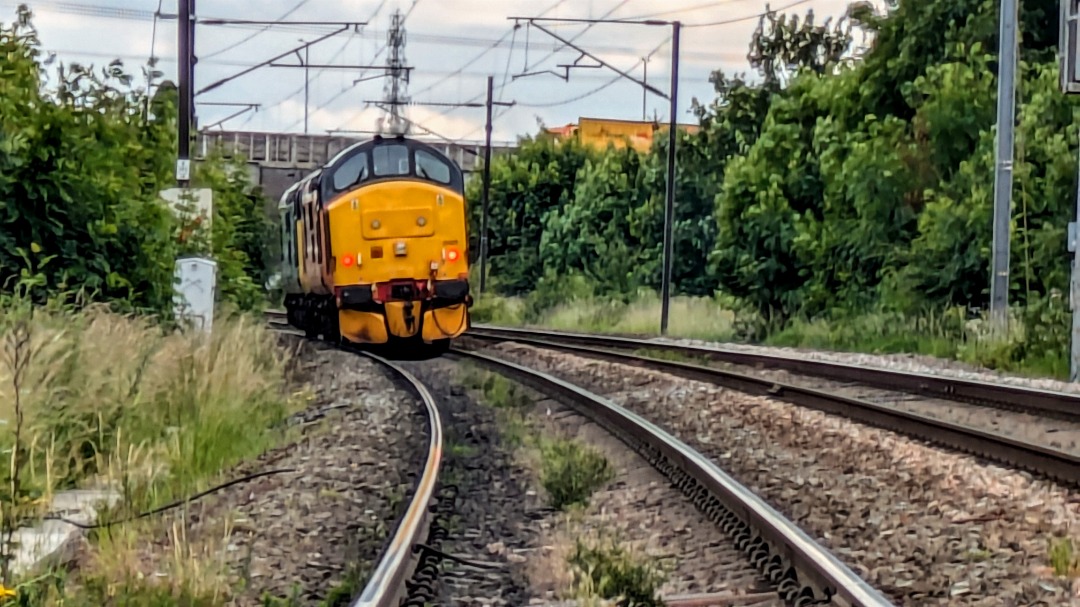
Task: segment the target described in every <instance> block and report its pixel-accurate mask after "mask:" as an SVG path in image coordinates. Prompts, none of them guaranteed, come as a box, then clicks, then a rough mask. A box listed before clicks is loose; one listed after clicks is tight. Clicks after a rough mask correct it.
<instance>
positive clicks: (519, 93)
mask: <svg viewBox="0 0 1080 607" xmlns="http://www.w3.org/2000/svg"><path fill="white" fill-rule="evenodd" d="M30 1H31V4H33V0H30ZM9 2H10V0H0V7H2V6H6V5H7V3H9ZM39 2H40V3H41V5H40V6H39V7H37V8H36V9H35V13H36V18H35V23H36V25H37V26H38V28H39V30H40V34H41V39H42V43H43V46H44V47H45V48H46V49H60V50H62V51H64V53H63V55H62V56H61V59H62V60H65V61H70V60H72V59H77V60H80V61H83V62H93V63H96V64H103V63H105V62H107V61H108V60H109V59H111V58H112V57H123V58H125V60H126V61H125V62H126V64H127V65H128V66H129V69H133V68H134V67H135V66H136V65H139V64H141V63H143V62H145V58H146V57H148V55H149V52H150V38H151V31H152V27H153V22H152V21H146V20H138V19H135V20H120V19H107V18H101V17H93V16H86V15H84V14H79V15H74V14H70V13H65V12H63V10H62V7H63V6H64V5H63V3H59V2H53V1H52V0H39ZM95 2H99V3H108V6H111V7H116V8H123V9H130V10H134V11H140V13H139V14H142V15H146V14H149V13H151V12H152V11H154V10H156V8H157V2H155V1H154V0H95ZM296 2H297V0H232V1H230V2H214V3H211V2H206V1H204V2H200V3H199V4H198V7H199V10H200V13H201V14H200V16H201V17H203V18H206V17H223V18H243V19H276V18H279V17H281V16H282V15H284V14H286V13H287V12H288V11H289V10H290V9H291V8H293V7H295V6H296ZM380 2H381V0H337V1H336V2H335V1H328V0H320V1H319V2H308V3H306V4H304V5H303V7H302V8H301V9H300V10H297V11H296V12H295V13H293V14H292V15H290V17H289V18H290V19H293V20H321V19H327V20H357V21H361V20H365V19H367V18H368V17H370V16H371V15H372V13H373V12H374V11H375V8H376V7H377V6H379V4H380ZM847 2H848V0H811V2H809V3H808V4H806V5H803V6H801V7H799V9H797V10H798V11H799V12H804V9H806V8H813V9H814V10H815V12H816V14H817V15H818V17H819V18H821V19H823V18H824V17H826V16H829V15H839V14H840V13H842V12H843V10H844V9H845V7H846V5H847ZM881 3H882V0H877V4H879V5H880V4H881ZM556 4H557V8H556V9H555V10H554V11H552V12H551V13H549V14H548V16H557V17H599V16H601V15H603V14H604V13H606V12H608V11H610V10H611V9H612V8H615V7H616V6H620V8H619V9H618V10H617V11H615V12H614V13H613V15H612V16H613V17H635V16H642V15H648V14H654V13H670V14H667V15H664V16H663V17H664V18H679V19H682V20H683V21H684V22H685V23H686V24H688V25H689V24H693V23H704V22H710V21H720V20H725V19H731V18H737V17H743V16H746V15H752V14H754V12H755V11H758V10H760V9H761V6H762V3H760V2H758V1H757V0H731V1H730V2H724V3H719V2H718V3H717V4H716V5H715V6H712V7H711V8H708V9H701V10H692V11H685V10H684V9H687V8H691V7H695V6H700V5H702V2H701V0H668V2H666V3H664V4H663V5H662V6H661V5H657V4H655V3H649V2H644V1H640V0H639V1H634V0H631V1H630V2H625V3H622V4H621V5H620V0H594V1H590V2H570V1H564V2H561V3H557V0H544V1H543V2H539V3H538V2H535V1H534V0H533V1H530V0H499V1H498V2H492V1H491V0H419V3H418V4H416V6H415V8H414V9H413V12H412V14H411V16H410V17H409V19H408V23H407V25H406V29H407V47H406V51H405V56H406V62H407V64H408V65H409V66H410V67H413V68H414V69H413V71H412V73H411V78H410V83H409V86H408V88H409V91H411V94H412V96H413V97H414V99H415V100H417V101H435V102H460V101H482V100H483V95H484V80H485V78H486V76H487V75H489V74H490V75H493V76H494V77H495V79H496V86H497V87H499V91H498V97H499V98H500V99H503V100H515V101H517V102H518V103H519V104H520V105H519V106H517V107H515V108H512V109H509V110H500V111H499V112H497V114H498V116H499V118H498V119H497V120H496V122H495V133H494V137H495V138H496V139H512V138H513V137H514V136H516V135H518V134H525V133H532V132H535V131H536V121H537V118H540V119H542V120H543V121H545V122H546V123H548V124H564V123H566V122H572V121H576V120H577V118H578V117H579V116H582V115H588V116H610V117H615V118H640V117H641V111H642V107H641V105H642V98H641V92H642V89H641V87H640V86H639V85H637V84H634V83H632V82H618V83H615V84H611V85H610V86H606V87H605V88H603V89H602V90H597V89H599V88H600V87H602V86H604V85H605V84H606V83H607V82H608V81H609V80H610V78H612V76H613V74H612V73H611V72H610V71H608V70H606V69H575V70H572V71H571V76H570V78H569V80H568V81H564V80H562V79H560V78H557V77H554V76H543V77H530V78H521V79H517V80H513V79H511V78H510V77H511V76H512V75H514V74H517V73H520V72H522V71H523V70H525V69H526V67H528V69H529V71H534V70H546V69H553V70H555V69H558V68H557V67H556V66H557V65H558V64H568V63H572V62H574V60H575V59H577V58H578V53H577V52H576V51H573V50H570V49H564V50H561V51H559V52H557V53H552V49H554V48H557V46H558V45H557V43H556V42H555V41H554V40H553V39H551V38H550V37H548V36H547V35H546V34H544V33H543V32H541V31H539V30H537V29H535V28H532V29H529V28H526V27H521V28H519V29H518V30H516V32H515V31H514V30H513V29H512V27H513V23H512V22H510V21H507V19H506V17H507V16H509V15H536V14H539V13H541V12H543V11H544V10H545V9H547V8H549V7H551V6H553V5H556ZM412 5H413V1H412V0H387V1H386V3H385V6H384V8H383V9H382V10H381V12H380V13H379V14H378V15H377V17H376V18H375V19H374V20H373V21H372V22H371V23H370V24H369V25H368V26H366V27H365V28H363V31H362V33H360V34H353V35H350V36H347V37H345V36H339V37H335V38H331V39H329V40H326V41H325V42H322V43H319V44H318V45H316V46H313V47H312V50H311V55H310V56H311V61H312V62H313V63H334V64H338V65H341V64H352V65H356V64H368V63H373V62H377V63H381V62H382V61H384V60H385V54H384V55H381V56H378V57H376V53H378V52H379V51H380V49H382V48H384V47H385V41H386V32H387V28H388V27H389V20H390V15H391V14H392V12H393V10H394V9H396V8H400V9H402V10H403V11H407V10H409V8H410V6H412ZM174 10H175V0H170V1H169V2H166V3H165V5H164V6H163V12H166V13H168V12H172V11H174ZM674 11H682V12H674ZM755 26H756V22H755V21H753V20H749V21H744V22H741V23H736V24H732V25H729V26H723V27H710V28H692V27H687V28H684V30H683V37H682V56H681V60H680V95H679V97H680V103H679V106H680V119H688V118H689V116H688V115H687V114H686V111H687V110H688V109H689V107H690V104H691V100H692V98H694V97H698V98H700V99H702V100H707V99H711V97H712V95H713V91H712V86H711V85H710V84H709V83H708V76H709V74H710V72H711V71H712V70H715V69H722V70H724V71H727V72H738V71H748V69H749V66H748V64H747V61H746V52H747V44H748V42H749V39H750V36H751V34H752V32H753V30H754V27H755ZM551 29H552V31H555V32H557V33H558V34H559V35H560V36H564V37H567V38H570V37H576V36H579V35H580V37H577V38H575V39H576V41H577V42H578V43H579V44H580V45H581V46H582V47H583V48H586V49H589V50H590V51H593V52H595V53H596V54H597V55H599V56H601V57H602V58H603V59H604V60H605V61H608V62H610V63H612V64H614V65H616V66H618V67H620V69H623V70H625V71H627V72H628V73H630V74H632V75H633V76H634V77H640V76H641V75H642V68H641V64H640V58H641V56H642V55H644V54H646V53H648V52H649V51H650V50H652V49H653V48H655V47H657V46H658V45H660V44H661V43H662V42H663V41H664V40H665V39H666V37H667V36H668V35H669V33H668V30H667V29H666V28H661V27H654V28H647V27H630V26H619V25H598V26H595V27H592V28H587V26H584V25H581V24H575V25H567V26H558V25H552V26H551ZM328 31H330V30H328V29H327V28H326V27H321V28H320V27H310V26H303V27H297V26H291V27H286V28H275V29H273V30H271V31H269V32H266V33H259V34H258V35H256V36H254V37H252V35H253V34H255V33H256V32H257V29H253V28H251V27H247V28H241V27H210V26H202V27H199V28H198V30H197V40H196V49H197V54H198V55H199V57H200V61H199V63H198V65H197V67H196V84H197V88H201V87H205V86H206V85H207V84H209V83H211V82H214V81H217V80H220V79H223V78H227V77H230V76H232V75H234V74H236V73H237V72H239V71H240V70H241V69H243V67H244V66H248V65H253V64H256V63H259V62H262V61H265V60H267V59H269V58H270V57H272V56H274V55H277V54H280V53H283V52H286V51H288V50H289V49H290V48H293V47H295V46H297V45H299V44H300V43H299V42H298V39H299V38H304V39H305V40H311V39H313V38H315V37H317V36H319V35H321V34H323V33H326V32H328ZM248 37H252V38H251V40H250V41H247V42H244V43H243V44H238V43H239V42H240V41H243V40H244V39H245V38H248ZM498 40H501V43H500V44H498V45H496V44H495V43H496V41H498ZM526 41H528V45H526ZM176 42H177V41H176V20H175V19H173V20H160V21H159V22H158V24H157V36H156V44H155V47H156V49H157V54H158V55H159V56H161V57H162V61H161V64H160V68H161V69H162V71H164V72H165V77H166V78H170V79H173V78H175V72H176V62H175V59H174V57H175V53H176ZM511 42H513V48H511V46H510V45H511ZM229 47H235V48H231V49H229ZM224 49H229V50H227V51H224ZM222 51H224V52H222ZM669 52H670V51H669V47H668V46H667V45H664V46H662V47H661V48H660V50H658V51H657V52H656V54H654V55H653V57H652V59H651V61H650V62H649V65H648V79H649V82H650V83H651V84H654V85H655V86H657V88H660V89H662V90H664V91H665V92H666V91H667V88H668V81H669V70H670V66H669V64H670V59H669ZM478 56H479V58H477V57H478ZM282 61H283V62H285V61H292V62H295V61H296V57H288V58H285V59H282ZM470 62H471V63H470ZM582 62H589V60H587V59H583V60H582ZM467 63H470V64H469V65H467V66H466V64H467ZM133 71H134V70H133ZM376 73H377V71H369V72H368V74H367V75H374V74H376ZM310 75H311V79H312V80H311V85H310V90H311V101H310V108H311V109H310V125H309V130H310V131H311V132H324V131H326V130H329V129H342V128H360V129H362V130H368V129H371V128H372V126H373V125H374V121H375V119H376V117H377V116H378V115H379V112H378V111H377V110H374V109H366V110H365V109H363V102H364V101H366V100H371V99H379V98H381V97H382V96H383V84H384V81H383V80H381V79H376V80H369V81H366V82H362V83H360V84H358V85H356V86H355V87H353V86H352V80H355V79H356V77H357V76H358V72H357V71H356V70H311V74H310ZM504 78H505V82H506V84H505V86H503V82H504ZM303 82H304V70H300V69H288V68H263V69H260V70H258V71H256V72H253V73H251V74H249V75H247V76H244V77H241V78H237V79H235V80H232V81H230V82H229V83H228V84H226V85H224V86H222V87H220V88H219V89H217V90H214V91H213V92H210V93H207V94H206V95H202V96H200V97H199V101H214V102H235V103H261V104H262V105H263V107H262V109H261V111H260V112H258V113H255V114H249V115H245V116H242V117H240V118H237V119H234V120H232V121H230V122H228V123H226V124H225V128H241V127H242V128H245V129H258V130H265V131H281V130H292V131H295V132H299V131H301V130H302V128H303ZM588 93H592V94H588ZM527 106H542V107H527ZM234 111H235V108H230V107H215V106H206V105H200V106H199V107H198V112H199V121H200V123H201V124H210V123H213V122H216V121H217V120H220V119H222V118H225V117H226V116H228V115H229V114H231V113H232V112H234ZM646 112H647V113H648V115H649V116H650V117H651V116H652V115H653V114H654V113H658V114H659V115H660V117H661V118H663V117H665V116H666V114H667V102H666V101H665V100H664V99H662V98H660V97H657V96H654V95H650V96H648V97H647V99H646ZM409 115H410V116H412V117H413V118H414V119H415V120H416V121H417V122H420V123H423V124H425V125H427V126H428V128H430V129H432V130H435V131H437V132H440V133H442V134H444V135H446V136H448V137H463V136H468V137H471V138H480V137H482V136H483V119H484V112H483V110H476V109H459V110H450V109H448V108H432V107H422V106H418V107H413V108H410V109H409Z"/></svg>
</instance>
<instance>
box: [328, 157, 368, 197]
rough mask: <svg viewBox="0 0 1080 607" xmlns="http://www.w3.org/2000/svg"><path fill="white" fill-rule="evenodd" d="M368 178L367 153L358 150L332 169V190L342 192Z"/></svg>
mask: <svg viewBox="0 0 1080 607" xmlns="http://www.w3.org/2000/svg"><path fill="white" fill-rule="evenodd" d="M367 178H368V155H367V152H360V153H359V154H356V155H355V156H353V157H352V158H349V159H348V160H346V161H345V163H344V164H342V165H341V166H340V167H338V169H337V170H336V171H334V190H336V191H338V192H343V191H345V190H347V189H349V188H351V187H352V186H354V185H356V184H358V183H360V182H361V181H364V180H366V179H367Z"/></svg>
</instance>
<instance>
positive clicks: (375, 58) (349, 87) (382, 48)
mask: <svg viewBox="0 0 1080 607" xmlns="http://www.w3.org/2000/svg"><path fill="white" fill-rule="evenodd" d="M385 3H386V2H385V0H384V2H382V3H380V4H379V10H382V7H383V4H385ZM419 3H420V0H413V3H412V5H411V6H409V10H407V11H405V15H404V17H403V18H402V21H401V22H402V24H404V23H405V21H407V20H408V19H409V15H411V14H412V13H413V11H414V10H416V5H417V4H419ZM376 14H378V11H376ZM374 18H375V15H372V17H371V19H368V21H372V20H373V19H374ZM388 44H389V41H388V40H384V41H383V43H382V45H381V46H380V47H379V50H377V51H376V52H375V55H374V56H373V57H372V58H371V62H372V64H374V62H375V61H378V60H379V57H381V56H382V54H383V53H384V52H386V49H387V45H388ZM365 74H367V70H360V78H363V77H364V75H365ZM358 83H359V79H357V80H354V81H353V83H352V84H350V85H347V86H344V87H342V88H341V90H340V91H338V92H337V93H336V94H334V96H333V97H331V98H330V99H329V100H327V101H325V102H323V103H320V104H318V105H316V106H315V109H314V110H313V111H314V112H317V111H319V110H321V109H325V108H326V107H329V105H330V104H331V103H333V102H335V101H337V100H338V99H340V98H341V97H342V96H344V95H345V94H346V93H348V92H349V91H351V90H353V89H354V88H356V85H357V84H358ZM281 103H284V101H282V102H281ZM278 105H280V103H279V104H278ZM364 109H367V105H365V106H364V108H362V109H361V110H360V112H363V111H364ZM357 115H359V113H357ZM301 121H302V120H296V121H294V122H293V123H292V124H290V125H289V126H288V127H286V128H285V131H286V132H288V131H291V130H292V129H294V128H296V127H297V126H298V125H299V124H300V122H301Z"/></svg>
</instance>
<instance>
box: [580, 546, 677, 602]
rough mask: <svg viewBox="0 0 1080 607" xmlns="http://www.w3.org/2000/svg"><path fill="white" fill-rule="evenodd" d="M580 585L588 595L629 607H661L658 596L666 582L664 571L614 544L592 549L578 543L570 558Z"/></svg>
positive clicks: (592, 547)
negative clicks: (617, 601) (615, 600)
mask: <svg viewBox="0 0 1080 607" xmlns="http://www.w3.org/2000/svg"><path fill="white" fill-rule="evenodd" d="M568 560H569V563H570V565H571V566H572V567H573V568H574V574H575V579H576V581H577V584H578V586H579V587H580V588H581V589H582V590H584V591H585V592H586V593H587V594H590V595H594V596H600V597H601V598H605V599H618V600H620V601H625V602H620V603H619V604H620V605H623V604H624V605H627V606H628V607H660V606H662V605H663V604H664V602H663V601H662V600H661V599H660V598H659V597H658V596H657V595H658V591H659V589H660V585H661V584H663V582H664V577H665V576H664V574H663V572H662V571H660V570H658V569H657V568H654V567H652V566H650V565H648V564H646V563H641V562H638V561H637V560H635V559H634V558H633V556H632V555H631V554H630V553H628V552H627V551H626V550H625V549H623V548H622V547H620V546H618V545H616V544H615V543H614V542H610V543H606V544H601V545H597V546H590V545H588V544H586V543H584V542H582V541H580V540H579V541H578V542H577V543H576V545H575V547H574V553H573V554H572V555H570V558H569V559H568Z"/></svg>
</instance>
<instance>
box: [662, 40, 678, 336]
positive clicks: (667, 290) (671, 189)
mask: <svg viewBox="0 0 1080 607" xmlns="http://www.w3.org/2000/svg"><path fill="white" fill-rule="evenodd" d="M681 27H682V23H680V22H679V21H673V22H672V23H671V126H670V127H669V129H668V157H667V192H666V197H665V198H666V200H665V204H664V273H663V277H662V279H661V285H660V291H661V295H660V300H661V301H660V334H661V335H666V334H667V329H668V308H669V305H670V299H671V256H672V248H673V247H674V242H673V240H674V227H675V226H674V223H675V128H676V125H677V124H678V111H679V30H680V29H681Z"/></svg>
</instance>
